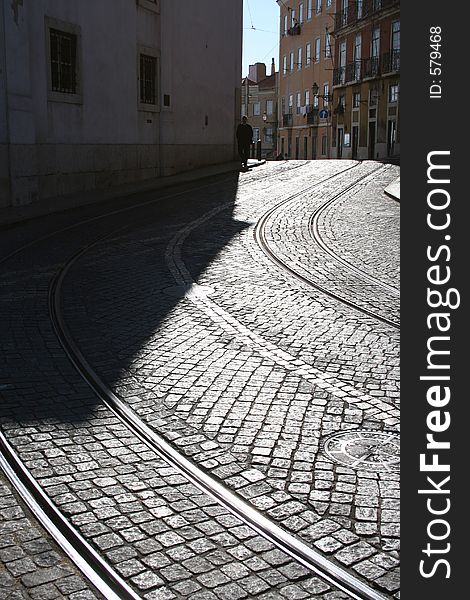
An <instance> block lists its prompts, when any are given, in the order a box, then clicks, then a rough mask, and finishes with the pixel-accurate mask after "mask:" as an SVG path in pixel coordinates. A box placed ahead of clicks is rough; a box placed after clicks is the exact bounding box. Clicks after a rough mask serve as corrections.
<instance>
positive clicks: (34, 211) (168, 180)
mask: <svg viewBox="0 0 470 600" xmlns="http://www.w3.org/2000/svg"><path fill="white" fill-rule="evenodd" d="M264 162H266V161H264ZM260 164H264V163H256V164H255V165H251V166H259V165H260ZM238 171H239V166H238V162H236V161H231V162H228V163H222V164H219V165H210V166H208V167H203V168H201V169H194V170H191V171H183V172H182V173H177V174H176V175H170V176H168V177H158V178H154V179H148V180H144V181H141V182H133V183H128V184H123V185H119V186H115V187H110V188H105V189H101V190H90V191H87V192H75V193H73V194H67V195H64V196H54V197H52V198H46V199H44V200H42V201H41V200H40V201H38V202H35V203H32V204H25V205H19V206H9V207H5V208H1V209H0V231H1V230H2V229H8V228H9V227H13V226H15V225H18V224H20V223H25V222H26V221H31V220H33V219H36V218H40V217H46V216H48V215H52V214H59V213H63V212H66V211H69V210H73V209H76V208H81V207H84V206H93V205H98V204H100V203H102V202H109V201H111V200H115V199H116V200H118V199H123V198H126V197H129V198H130V197H131V196H135V195H136V194H141V193H148V192H152V191H157V190H160V189H165V188H169V187H171V186H174V185H180V184H184V183H191V182H194V181H199V180H201V179H207V178H210V177H217V176H218V175H224V174H227V173H236V172H238Z"/></svg>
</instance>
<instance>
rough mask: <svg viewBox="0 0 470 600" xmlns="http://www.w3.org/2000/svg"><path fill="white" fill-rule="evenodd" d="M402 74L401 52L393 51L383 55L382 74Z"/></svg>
mask: <svg viewBox="0 0 470 600" xmlns="http://www.w3.org/2000/svg"><path fill="white" fill-rule="evenodd" d="M399 72H400V50H392V51H391V52H386V53H385V54H382V73H399Z"/></svg>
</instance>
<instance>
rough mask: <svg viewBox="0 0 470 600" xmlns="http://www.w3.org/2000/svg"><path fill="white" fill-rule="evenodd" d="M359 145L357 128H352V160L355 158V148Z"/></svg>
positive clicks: (355, 126) (354, 126)
mask: <svg viewBox="0 0 470 600" xmlns="http://www.w3.org/2000/svg"><path fill="white" fill-rule="evenodd" d="M358 145H359V127H358V126H357V125H353V127H352V158H357V147H358Z"/></svg>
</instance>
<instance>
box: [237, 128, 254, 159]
mask: <svg viewBox="0 0 470 600" xmlns="http://www.w3.org/2000/svg"><path fill="white" fill-rule="evenodd" d="M247 121H248V119H247V118H246V117H243V118H242V122H241V123H240V125H239V126H238V127H237V142H238V154H239V155H240V160H241V163H242V169H247V168H248V158H249V157H250V147H251V143H252V141H253V129H252V127H251V125H249V124H248V122H247Z"/></svg>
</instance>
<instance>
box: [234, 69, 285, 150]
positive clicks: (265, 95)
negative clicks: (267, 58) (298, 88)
mask: <svg viewBox="0 0 470 600" xmlns="http://www.w3.org/2000/svg"><path fill="white" fill-rule="evenodd" d="M277 86H278V73H276V67H275V61H274V58H273V59H272V62H271V74H270V75H266V65H265V64H264V63H256V64H254V65H250V66H249V74H248V76H247V77H245V78H244V79H243V81H242V100H241V102H242V104H241V116H242V117H243V116H246V117H247V118H248V120H249V123H250V125H251V126H252V127H253V141H254V142H257V141H258V140H260V141H261V156H262V157H263V158H274V157H275V156H276V141H277V127H278V122H277V104H278V102H277Z"/></svg>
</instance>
